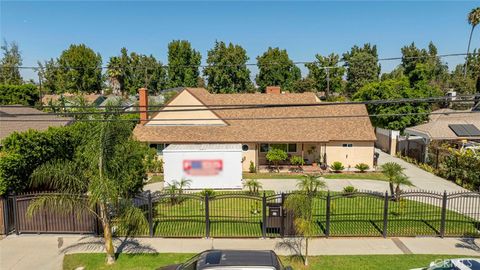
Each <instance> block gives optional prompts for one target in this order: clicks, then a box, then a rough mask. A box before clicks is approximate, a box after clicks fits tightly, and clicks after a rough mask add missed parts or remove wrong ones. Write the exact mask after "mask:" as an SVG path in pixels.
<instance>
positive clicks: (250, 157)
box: [134, 87, 376, 171]
mask: <svg viewBox="0 0 480 270" xmlns="http://www.w3.org/2000/svg"><path fill="white" fill-rule="evenodd" d="M146 96H147V90H146V89H140V110H145V111H146V108H148V98H147V97H146ZM317 104H318V105H317ZM140 119H141V123H140V124H138V125H137V126H136V127H135V129H134V136H135V137H136V138H137V139H138V140H140V141H143V142H147V143H149V144H150V145H151V146H154V147H156V148H157V151H158V154H159V155H162V154H163V150H164V149H165V148H166V147H167V146H169V145H171V144H181V145H185V144H204V145H205V144H216V145H218V144H239V145H241V148H242V151H243V153H242V160H241V162H242V166H241V168H242V170H243V171H248V170H249V167H250V163H251V162H252V163H253V164H254V165H255V167H256V168H262V166H263V167H266V166H268V165H269V162H268V161H267V159H266V154H267V152H268V150H269V149H270V148H271V147H276V148H281V149H283V150H285V152H287V153H288V155H289V156H301V157H303V159H304V160H305V162H306V164H312V163H314V162H320V163H322V162H326V164H328V165H331V164H332V163H333V162H335V161H340V162H342V163H343V165H344V166H345V168H351V169H353V168H354V167H355V165H356V164H358V163H366V164H368V165H369V166H370V168H372V167H373V157H374V142H375V140H376V137H375V133H374V129H373V126H372V124H371V122H370V119H369V117H368V113H367V109H366V107H365V105H362V104H353V105H345V104H338V105H332V104H329V105H326V106H322V105H321V102H320V100H319V99H318V97H317V96H316V95H315V94H314V93H281V91H280V88H279V87H270V88H268V89H267V93H265V94H260V93H251V94H211V93H209V92H208V91H207V90H205V89H204V88H184V89H183V90H182V91H180V92H179V93H178V94H177V95H176V96H175V97H174V98H172V100H170V102H168V103H167V106H166V107H164V108H162V109H161V110H159V112H157V113H154V114H152V115H150V117H148V116H147V112H143V113H142V112H141V114H140Z"/></svg>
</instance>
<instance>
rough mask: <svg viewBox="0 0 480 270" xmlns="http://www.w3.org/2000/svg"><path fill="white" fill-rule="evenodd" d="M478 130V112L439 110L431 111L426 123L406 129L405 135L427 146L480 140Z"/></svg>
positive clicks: (479, 122) (479, 120) (479, 114)
mask: <svg viewBox="0 0 480 270" xmlns="http://www.w3.org/2000/svg"><path fill="white" fill-rule="evenodd" d="M452 112H453V114H452ZM464 128H466V130H465V129H464ZM479 130H480V112H473V111H471V110H466V111H456V110H452V109H440V110H436V111H433V114H432V115H431V116H430V118H429V121H428V123H425V124H421V125H418V126H414V127H409V128H406V129H405V133H406V134H409V135H413V136H419V137H421V138H423V140H424V142H425V144H429V143H430V142H432V141H461V140H480V131H479Z"/></svg>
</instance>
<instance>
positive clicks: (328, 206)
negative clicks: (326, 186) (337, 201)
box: [325, 190, 332, 238]
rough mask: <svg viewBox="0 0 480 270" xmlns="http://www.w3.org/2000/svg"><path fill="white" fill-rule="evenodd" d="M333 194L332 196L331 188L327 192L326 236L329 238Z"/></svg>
mask: <svg viewBox="0 0 480 270" xmlns="http://www.w3.org/2000/svg"><path fill="white" fill-rule="evenodd" d="M331 199H332V198H331V196H330V190H329V191H328V193H327V207H326V211H327V212H326V213H325V214H326V217H325V222H326V225H325V236H326V237H327V238H328V237H329V236H330V201H331Z"/></svg>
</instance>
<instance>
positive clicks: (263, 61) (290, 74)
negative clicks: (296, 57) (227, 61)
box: [255, 47, 301, 91]
mask: <svg viewBox="0 0 480 270" xmlns="http://www.w3.org/2000/svg"><path fill="white" fill-rule="evenodd" d="M257 66H258V69H259V71H258V74H257V77H256V79H255V81H256V82H257V85H258V86H259V89H260V90H261V91H265V89H266V87H267V86H280V87H281V88H282V90H286V91H291V90H292V88H293V84H294V82H295V81H297V80H299V79H300V78H301V72H300V68H298V67H297V66H295V64H294V63H293V61H292V60H290V58H289V57H288V53H287V51H286V50H280V49H279V48H270V47H269V48H268V50H267V51H266V52H265V53H263V54H262V55H260V56H258V57H257Z"/></svg>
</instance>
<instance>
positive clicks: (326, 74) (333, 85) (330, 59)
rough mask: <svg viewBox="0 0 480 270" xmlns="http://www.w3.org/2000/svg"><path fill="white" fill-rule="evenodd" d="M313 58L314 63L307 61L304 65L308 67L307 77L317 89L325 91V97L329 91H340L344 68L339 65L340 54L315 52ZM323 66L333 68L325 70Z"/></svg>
mask: <svg viewBox="0 0 480 270" xmlns="http://www.w3.org/2000/svg"><path fill="white" fill-rule="evenodd" d="M315 58H316V61H315V62H314V63H308V64H305V66H306V67H307V68H308V76H307V78H309V79H312V80H313V81H314V82H315V88H316V89H317V91H325V95H326V96H327V97H328V96H329V94H330V93H331V92H337V93H340V92H342V91H343V85H344V84H343V75H344V74H345V68H344V67H342V66H339V62H340V56H338V54H333V53H332V54H330V55H328V56H322V55H320V54H317V55H315ZM323 67H333V68H329V69H328V70H327V69H325V68H323ZM327 80H328V81H327Z"/></svg>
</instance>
